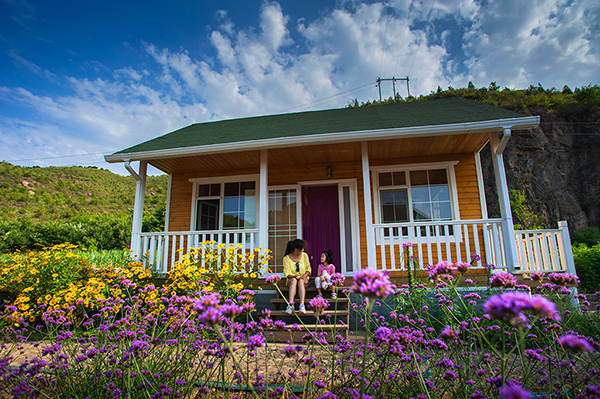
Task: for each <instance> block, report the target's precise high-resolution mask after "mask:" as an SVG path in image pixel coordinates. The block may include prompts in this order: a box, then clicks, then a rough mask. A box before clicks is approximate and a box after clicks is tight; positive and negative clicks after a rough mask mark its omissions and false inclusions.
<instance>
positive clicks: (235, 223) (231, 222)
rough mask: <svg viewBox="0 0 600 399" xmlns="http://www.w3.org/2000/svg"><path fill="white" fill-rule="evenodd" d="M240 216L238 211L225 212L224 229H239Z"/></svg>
mask: <svg viewBox="0 0 600 399" xmlns="http://www.w3.org/2000/svg"><path fill="white" fill-rule="evenodd" d="M239 223H240V217H239V214H238V213H223V229H226V230H227V229H230V230H231V229H237V228H238V227H239Z"/></svg>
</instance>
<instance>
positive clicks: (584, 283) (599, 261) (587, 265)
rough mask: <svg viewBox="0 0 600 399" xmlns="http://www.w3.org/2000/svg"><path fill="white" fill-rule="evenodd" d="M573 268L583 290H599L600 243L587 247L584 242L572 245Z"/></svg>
mask: <svg viewBox="0 0 600 399" xmlns="http://www.w3.org/2000/svg"><path fill="white" fill-rule="evenodd" d="M572 248H573V258H574V260H575V269H576V270H577V276H579V278H580V280H581V283H580V285H579V286H580V288H581V290H582V291H583V292H590V293H591V292H595V291H599V290H600V244H596V245H594V246H593V247H588V246H587V245H585V244H575V245H573V247H572Z"/></svg>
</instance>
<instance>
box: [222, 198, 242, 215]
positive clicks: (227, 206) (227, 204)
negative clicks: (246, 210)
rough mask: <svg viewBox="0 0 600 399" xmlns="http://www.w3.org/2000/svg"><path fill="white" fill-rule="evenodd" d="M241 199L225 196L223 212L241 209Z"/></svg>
mask: <svg viewBox="0 0 600 399" xmlns="http://www.w3.org/2000/svg"><path fill="white" fill-rule="evenodd" d="M239 200H240V199H239V197H233V198H225V199H224V200H223V212H225V213H231V212H234V213H236V212H238V211H240V208H239Z"/></svg>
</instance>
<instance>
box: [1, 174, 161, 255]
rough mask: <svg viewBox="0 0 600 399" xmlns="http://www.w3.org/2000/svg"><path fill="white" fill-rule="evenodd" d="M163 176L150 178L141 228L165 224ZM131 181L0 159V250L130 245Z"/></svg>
mask: <svg viewBox="0 0 600 399" xmlns="http://www.w3.org/2000/svg"><path fill="white" fill-rule="evenodd" d="M167 181H168V177H167V176H166V175H162V176H148V178H147V182H146V199H145V202H144V227H143V229H144V230H145V231H160V230H162V228H163V226H164V214H165V204H166V193H167ZM134 197H135V180H134V178H133V177H132V176H121V175H117V174H114V173H112V172H110V171H108V170H104V169H98V168H96V167H81V166H71V167H44V168H41V167H22V166H16V165H12V164H10V163H7V162H0V210H1V216H0V251H2V252H8V251H12V250H15V249H18V248H33V247H35V246H36V245H53V244H57V243H60V242H64V241H69V242H72V243H75V244H79V245H81V246H84V247H90V248H97V249H123V248H126V247H127V246H128V245H129V244H128V243H129V235H130V234H131V218H132V214H133V202H134Z"/></svg>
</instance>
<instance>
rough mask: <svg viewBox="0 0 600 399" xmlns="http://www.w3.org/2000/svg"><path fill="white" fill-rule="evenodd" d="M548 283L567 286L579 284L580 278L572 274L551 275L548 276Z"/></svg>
mask: <svg viewBox="0 0 600 399" xmlns="http://www.w3.org/2000/svg"><path fill="white" fill-rule="evenodd" d="M548 281H550V282H551V283H552V284H556V285H562V286H567V285H569V284H578V283H579V277H577V276H576V275H574V274H570V273H551V274H549V275H548Z"/></svg>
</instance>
